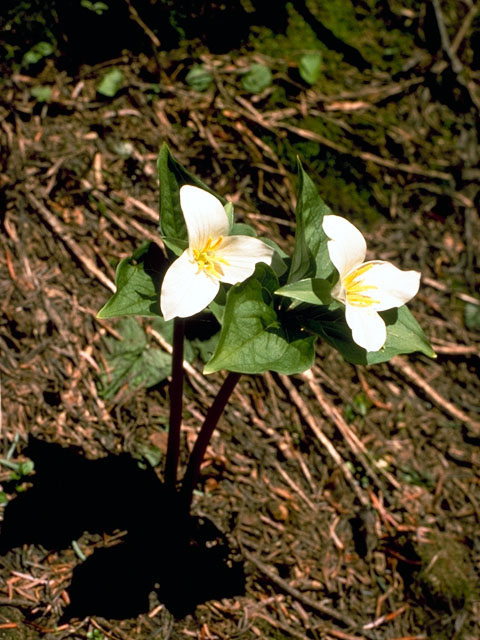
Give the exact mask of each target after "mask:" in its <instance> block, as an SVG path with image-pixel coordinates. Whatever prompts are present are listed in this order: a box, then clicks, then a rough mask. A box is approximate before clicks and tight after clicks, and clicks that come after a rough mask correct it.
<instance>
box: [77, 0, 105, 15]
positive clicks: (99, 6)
mask: <svg viewBox="0 0 480 640" xmlns="http://www.w3.org/2000/svg"><path fill="white" fill-rule="evenodd" d="M80 4H81V6H82V7H84V8H85V9H89V10H90V11H93V12H94V13H96V14H97V16H101V15H102V14H103V13H105V11H108V4H105V3H104V2H90V0H81V2H80Z"/></svg>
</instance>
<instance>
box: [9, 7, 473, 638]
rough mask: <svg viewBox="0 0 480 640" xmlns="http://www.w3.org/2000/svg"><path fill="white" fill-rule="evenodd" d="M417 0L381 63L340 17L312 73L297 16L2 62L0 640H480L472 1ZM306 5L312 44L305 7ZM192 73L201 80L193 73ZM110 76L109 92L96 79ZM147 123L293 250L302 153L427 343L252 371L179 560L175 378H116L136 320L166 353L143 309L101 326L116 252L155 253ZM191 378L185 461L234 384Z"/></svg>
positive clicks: (196, 367)
mask: <svg viewBox="0 0 480 640" xmlns="http://www.w3.org/2000/svg"><path fill="white" fill-rule="evenodd" d="M347 4H349V3H347ZM434 5H435V7H436V13H434V14H433V17H432V16H425V15H423V14H421V13H419V12H416V10H414V9H410V8H408V9H407V8H405V7H404V8H398V7H397V9H396V10H397V13H396V14H392V15H391V16H390V20H393V19H394V18H395V19H396V24H395V29H396V32H395V33H397V36H396V37H397V38H399V39H400V40H399V43H400V44H398V43H397V44H398V47H400V48H401V51H400V49H398V50H397V49H395V46H397V45H396V44H395V42H394V43H393V44H392V45H391V50H389V51H391V52H390V53H389V54H388V55H390V58H388V59H387V58H386V57H385V58H383V59H382V61H381V62H379V61H378V60H376V59H375V58H374V56H375V55H377V53H376V50H375V46H374V45H375V44H377V45H378V38H377V41H375V40H374V39H373V40H371V41H369V39H368V37H365V38H363V39H362V38H360V37H359V38H358V39H356V38H355V37H353V38H352V39H351V42H350V43H348V46H347V44H346V40H345V38H344V34H343V33H341V32H339V33H337V39H336V40H335V41H333V40H332V41H331V42H330V49H329V51H330V53H329V51H327V50H326V47H324V50H323V62H322V64H323V67H322V75H321V77H319V78H318V79H316V80H315V81H314V82H313V83H312V84H309V83H306V82H305V81H303V80H302V78H301V76H300V75H299V71H298V69H299V67H298V55H297V53H298V51H299V45H298V44H296V45H294V46H293V45H292V46H293V48H292V49H291V50H290V49H289V48H288V46H287V45H288V42H292V41H293V38H294V35H293V32H292V29H294V27H292V26H290V27H289V28H290V32H289V31H288V30H287V33H286V35H285V34H283V35H278V36H274V35H271V36H270V40H268V38H267V36H266V32H265V31H261V30H258V32H257V37H256V39H255V42H256V44H255V46H254V45H253V44H252V41H250V45H249V46H244V47H243V48H242V49H239V50H236V51H234V52H228V53H219V54H213V53H210V52H209V51H208V49H207V48H206V47H205V46H203V45H201V44H200V43H195V42H190V43H188V44H187V45H184V46H183V47H179V48H177V49H172V50H171V51H168V52H160V53H157V54H156V55H155V56H154V55H153V54H151V53H149V54H147V53H135V54H133V53H128V52H125V53H124V54H122V55H121V56H120V57H118V58H117V59H115V60H108V61H106V62H104V61H102V62H99V63H97V64H93V65H92V64H90V65H82V66H80V67H79V69H78V72H76V73H71V72H67V71H66V70H64V69H63V68H62V65H61V64H60V63H59V62H58V60H57V59H54V58H47V59H45V60H42V61H41V64H40V66H39V67H35V69H36V71H35V73H32V72H29V71H28V69H25V68H17V69H14V70H13V71H11V73H10V75H5V74H4V76H3V79H2V83H1V86H2V91H1V95H0V139H1V149H2V150H1V166H0V172H1V173H0V184H1V187H2V197H1V198H2V199H1V203H2V207H1V214H0V215H1V227H2V228H1V235H0V244H1V250H0V305H1V315H0V382H1V412H0V430H1V431H0V437H1V448H2V458H1V459H0V482H1V484H2V488H3V492H2V493H1V498H2V501H3V504H4V506H5V505H6V508H5V514H4V515H5V518H4V522H3V523H2V530H1V535H0V551H1V553H2V556H1V557H0V638H5V639H9V640H12V639H21V638H26V639H32V640H33V639H36V638H45V639H53V638H58V639H63V638H72V639H74V638H75V639H76V638H78V639H80V638H82V639H85V638H88V639H90V640H91V639H95V640H102V639H103V638H111V639H113V640H125V639H127V638H128V639H130V638H139V639H147V638H161V639H165V640H167V639H171V640H173V639H183V638H197V639H198V640H200V639H201V640H210V639H217V638H219V639H222V640H223V639H233V638H242V639H245V640H247V639H253V638H268V639H276V640H280V639H291V638H298V639H300V640H307V639H314V640H320V639H322V640H326V639H335V640H337V639H338V640H360V639H362V638H366V639H370V640H407V639H408V640H414V639H417V640H420V639H427V638H428V639H432V640H437V639H440V640H452V639H454V638H455V639H458V640H460V639H464V640H478V638H479V637H480V623H479V621H480V588H479V576H480V536H479V527H480V471H479V470H480V464H479V463H480V453H479V449H478V446H479V444H480V403H479V393H480V387H479V358H480V297H479V293H478V292H479V282H480V268H479V266H480V265H479V255H480V251H479V244H478V238H479V237H480V222H479V215H478V203H479V194H480V190H479V186H478V185H479V184H480V183H479V178H480V169H479V168H478V167H479V160H480V145H479V143H478V125H479V107H480V92H479V90H478V86H479V82H478V81H479V79H480V71H479V69H478V60H476V59H475V55H474V53H472V51H473V45H472V42H473V36H472V34H473V33H474V31H473V27H472V24H476V23H474V19H475V16H476V15H477V13H476V12H475V11H474V9H475V7H474V6H473V5H472V6H470V5H469V4H468V3H465V5H463V4H462V5H460V3H453V5H452V3H451V4H450V5H447V6H445V7H444V12H443V13H442V10H441V9H440V8H439V7H438V6H437V5H438V3H432V6H434ZM451 6H456V7H457V11H456V12H454V11H453V10H451ZM395 7H396V5H395ZM303 14H305V10H303ZM392 16H393V17H392ZM357 17H358V16H357ZM427 18H428V19H429V20H431V21H433V24H434V26H435V25H436V27H437V29H438V43H437V47H436V49H435V50H434V51H432V50H431V47H430V48H429V47H427V46H426V45H425V44H424V42H425V41H426V36H425V34H426V31H427V29H426V27H425V25H426V24H427ZM291 19H292V24H293V22H294V21H293V18H291ZM295 19H296V20H297V23H298V21H300V20H301V19H302V17H301V13H297V14H296V18H295ZM303 19H306V20H307V22H308V20H310V24H311V25H313V27H315V25H316V27H317V28H316V29H315V28H313V27H312V28H311V29H310V31H309V36H308V38H310V39H309V40H308V38H307V40H306V43H305V48H309V47H313V46H314V44H315V43H314V39H315V38H316V39H318V41H320V40H321V37H322V32H321V29H320V26H321V25H322V24H323V22H322V16H317V17H315V16H314V15H313V13H312V14H311V15H310V16H307V17H305V15H304V16H303ZM380 19H381V18H378V20H380ZM382 19H385V18H382ZM477 20H478V19H477ZM377 27H378V25H374V26H373V27H372V28H377ZM422 29H423V31H422ZM477 29H478V25H477ZM333 31H335V27H334V26H333V27H332V29H331V31H329V33H330V35H331V33H332V32H333ZM360 31H361V29H360ZM412 34H415V35H412ZM442 34H443V35H442ZM394 35H395V34H394V31H393V30H391V31H388V30H387V31H386V35H385V37H384V39H388V38H393V37H394ZM154 37H155V36H154V34H152V38H154ZM382 37H383V36H382ZM422 37H423V42H422ZM289 39H290V40H289ZM339 43H340V44H339ZM342 43H343V44H342ZM381 44H382V46H384V47H385V46H386V45H385V43H384V42H383V41H382V42H381ZM267 45H268V46H267ZM319 46H320V45H319ZM356 46H358V47H359V52H358V55H357V56H355V47H356ZM262 47H263V49H262ZM295 47H296V49H295ZM267 48H268V51H267V50H266V49H267ZM360 51H361V52H362V55H360ZM386 55H387V54H385V56H386ZM295 56H297V57H295ZM369 56H370V57H371V58H369ZM370 59H372V60H373V62H369V61H370ZM194 63H195V64H199V65H203V67H202V72H203V73H204V74H205V73H206V75H207V78H208V82H204V83H203V84H202V83H201V84H200V85H198V84H197V85H195V82H192V80H191V78H190V80H189V81H188V82H187V81H186V76H187V73H188V72H189V71H190V70H191V69H192V66H193V65H194ZM364 63H365V64H364ZM252 64H260V65H262V66H263V67H266V68H268V69H269V70H270V72H271V81H270V82H269V83H267V86H265V87H264V88H262V89H259V90H258V91H257V90H255V91H254V92H252V89H251V87H250V89H249V85H248V83H247V84H245V83H243V84H242V81H241V80H242V78H244V77H245V76H244V74H245V72H246V71H247V70H248V69H250V68H251V66H252ZM112 68H115V69H118V70H120V71H121V74H122V84H121V87H119V88H118V90H115V91H114V95H112V96H111V97H106V96H105V95H100V94H99V93H98V91H97V89H98V83H99V80H100V78H101V77H102V75H103V74H105V73H106V72H108V71H111V69H112ZM192 84H193V86H192ZM164 141H166V142H167V143H168V144H169V146H170V148H171V150H172V153H173V154H174V155H175V157H176V158H177V159H178V160H179V161H180V162H181V163H182V164H183V165H184V166H186V167H187V168H188V169H189V170H190V171H191V172H192V173H195V174H196V175H197V176H198V177H199V178H200V179H202V180H203V181H204V182H206V183H207V184H208V185H209V186H210V187H212V188H213V189H215V190H216V191H217V192H218V193H220V194H222V195H223V196H225V197H227V198H228V199H230V200H232V201H233V202H234V204H235V210H236V214H237V216H238V217H239V219H240V220H242V221H245V222H248V223H250V224H252V225H253V226H255V228H256V229H257V230H258V232H259V235H263V236H266V235H268V236H269V237H270V238H272V239H274V240H275V241H276V242H277V243H278V244H279V245H280V246H282V247H284V248H287V247H291V246H292V243H293V233H294V206H295V197H296V178H295V174H294V167H295V158H296V155H297V154H298V155H299V156H300V157H301V159H302V161H303V163H304V167H305V169H306V170H307V172H308V173H309V174H310V175H311V176H312V178H313V179H314V180H315V182H316V184H317V185H318V188H319V191H320V193H321V195H322V196H323V197H324V199H325V200H326V202H327V203H328V204H329V205H330V206H331V207H332V209H334V211H335V212H336V213H339V214H341V215H344V216H347V217H349V218H350V219H351V220H352V221H354V222H355V224H356V225H357V226H359V227H360V228H362V230H363V231H364V232H365V235H366V238H367V242H368V247H369V252H370V253H369V255H370V256H375V257H377V258H380V259H386V260H390V261H392V262H394V263H395V264H396V265H397V266H399V267H401V268H403V269H417V270H419V271H421V272H422V285H421V289H420V293H419V294H418V296H417V297H416V298H415V299H414V300H413V301H412V302H411V304H410V305H409V306H410V309H411V311H412V313H413V314H414V315H415V317H416V319H417V320H418V321H419V323H420V324H421V325H422V327H423V329H424V330H425V333H426V334H427V336H428V338H429V340H430V341H431V343H432V346H433V348H434V349H435V351H436V353H437V358H436V359H428V358H427V357H425V356H423V355H412V356H408V357H406V356H402V357H396V358H394V359H393V360H392V361H391V362H389V363H385V364H380V365H376V366H371V367H360V366H354V365H351V364H348V363H347V362H345V361H344V360H343V359H342V358H341V356H340V355H339V354H338V353H337V352H335V351H334V350H333V349H332V348H330V347H329V346H328V345H326V344H323V343H322V344H319V345H318V348H317V359H316V363H315V365H314V366H313V367H312V369H311V370H310V371H309V372H307V373H305V374H303V375H299V376H293V377H291V378H287V377H285V376H282V375H277V374H265V375H262V376H243V377H242V378H241V380H240V382H239V385H238V387H237V390H236V391H235V392H234V395H233V397H232V401H231V403H230V404H229V406H228V408H227V411H226V413H225V415H224V417H223V418H222V420H221V422H220V424H219V428H218V431H217V432H216V434H215V435H214V437H213V440H212V442H211V445H210V447H209V449H208V452H207V457H206V461H205V464H204V466H203V470H202V477H201V482H200V484H199V486H198V491H197V492H196V495H195V499H194V505H193V513H194V515H195V517H196V520H195V525H196V529H195V531H194V533H193V534H192V539H191V541H190V542H191V547H192V549H191V551H190V552H189V554H190V555H188V557H187V558H186V559H185V558H177V557H173V559H172V557H170V558H169V554H171V553H173V556H174V555H175V554H174V552H173V551H172V549H173V547H174V546H175V544H174V542H173V541H172V539H173V536H170V537H169V535H168V533H165V532H168V528H169V526H171V522H169V512H168V510H167V509H166V507H165V505H164V504H162V502H161V478H162V470H163V462H164V455H165V446H166V436H165V434H166V431H165V429H166V424H167V422H168V381H167V380H163V381H160V382H158V383H156V384H151V381H150V382H149V381H148V379H147V378H145V380H144V382H145V384H143V385H142V384H140V385H139V386H135V385H134V384H132V381H131V380H130V383H129V380H128V371H129V367H130V366H132V361H128V362H127V364H125V363H124V364H122V362H123V361H122V356H121V354H122V351H121V349H119V346H118V345H120V344H122V339H123V342H124V343H125V341H128V339H129V337H130V338H131V336H132V332H133V333H135V332H137V333H136V334H135V335H137V337H138V335H140V342H142V341H143V342H144V346H143V347H142V348H141V349H140V353H137V354H136V356H135V358H137V359H138V361H139V362H140V364H139V363H138V362H137V363H136V366H140V367H142V366H143V364H142V362H143V361H142V360H141V358H142V357H143V353H144V352H145V351H148V350H150V351H152V350H156V351H161V352H162V353H163V354H164V357H165V358H167V361H168V348H169V345H168V342H167V340H166V339H165V337H164V336H163V335H162V334H161V332H159V331H158V330H157V328H156V325H155V323H154V322H152V321H151V320H146V319H144V320H140V321H139V323H137V322H136V321H135V323H134V325H135V326H133V325H132V324H131V323H130V324H129V323H125V322H123V323H122V321H106V320H99V319H98V318H96V314H97V311H98V310H99V308H100V307H101V306H102V305H103V304H104V303H105V301H106V300H107V299H108V297H109V296H110V295H111V293H112V291H114V280H115V266H116V264H117V263H118V261H119V260H120V259H122V258H124V257H126V256H129V255H131V253H132V251H133V250H134V249H135V248H137V247H139V246H140V245H141V244H142V243H143V242H144V241H145V240H148V241H151V242H154V243H157V244H158V245H161V239H160V237H159V234H158V229H157V225H158V184H157V174H156V158H157V154H158V150H159V148H160V146H161V144H162V142H164ZM138 327H140V328H138ZM138 332H139V333H138ZM112 350H114V351H115V350H116V351H115V352H116V353H117V355H118V354H119V353H120V356H119V359H117V360H116V361H112V357H111V352H112ZM112 362H114V364H112ZM119 362H120V364H118V363H119ZM122 366H123V367H124V369H123V370H121V371H120V372H118V371H114V372H113V373H111V374H110V375H111V376H112V375H113V377H114V379H113V382H112V379H111V378H108V376H107V374H106V373H105V372H106V371H111V370H112V367H113V368H115V367H120V369H121V368H122ZM201 370H202V363H201V362H200V361H199V360H198V359H196V360H195V359H193V360H192V362H190V363H189V365H188V368H187V370H186V386H185V393H186V404H185V410H184V416H183V440H182V446H183V448H184V450H185V451H188V450H189V449H191V447H192V444H193V442H194V440H195V435H196V433H197V431H198V428H199V425H200V424H201V420H202V416H204V414H205V411H206V408H207V407H208V406H209V403H210V402H211V400H212V399H213V397H214V396H215V394H216V392H217V391H218V389H219V386H220V384H221V382H222V379H223V374H222V373H219V374H213V375H211V376H207V377H204V376H203V375H202V374H201ZM130 371H131V370H130ZM106 380H110V382H106ZM32 462H33V465H32ZM182 462H183V463H184V462H185V455H184V456H183V458H182ZM32 467H33V468H32ZM150 521H151V523H152V527H151V530H150V529H149V524H148V523H149V522H150ZM139 523H140V524H141V525H142V526H139ZM159 529H160V530H163V531H162V533H161V535H160V534H159V535H158V536H157V533H158V530H159ZM132 532H133V533H132ZM152 532H154V533H152ZM165 563H166V564H168V565H169V567H170V572H169V573H168V572H165V571H163V573H162V566H163V564H165ZM175 563H177V564H175ZM82 566H83V567H88V569H87V570H84V571H83V573H82V569H81V567H82ZM74 571H75V574H74V573H73V572H74ZM157 573H158V575H157ZM72 576H73V579H72ZM161 576H163V577H161Z"/></svg>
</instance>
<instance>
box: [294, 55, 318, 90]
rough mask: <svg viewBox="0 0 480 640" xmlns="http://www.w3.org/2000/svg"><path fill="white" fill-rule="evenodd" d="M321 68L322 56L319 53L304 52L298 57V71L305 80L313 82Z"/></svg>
mask: <svg viewBox="0 0 480 640" xmlns="http://www.w3.org/2000/svg"><path fill="white" fill-rule="evenodd" d="M321 70H322V56H321V54H320V53H318V52H316V53H305V54H304V55H303V56H302V57H301V58H300V64H299V65H298V71H299V73H300V75H301V77H302V79H303V80H305V82H308V84H315V83H316V81H317V80H318V79H319V77H320V72H321Z"/></svg>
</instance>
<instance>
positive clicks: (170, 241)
mask: <svg viewBox="0 0 480 640" xmlns="http://www.w3.org/2000/svg"><path fill="white" fill-rule="evenodd" d="M162 240H163V242H164V243H165V246H167V247H168V248H169V249H170V251H171V252H172V253H174V254H175V255H176V256H179V255H180V254H182V253H183V252H184V251H185V249H187V248H188V242H187V241H186V240H177V238H167V237H166V236H163V237H162Z"/></svg>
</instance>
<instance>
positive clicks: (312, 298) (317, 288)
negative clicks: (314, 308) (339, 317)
mask: <svg viewBox="0 0 480 640" xmlns="http://www.w3.org/2000/svg"><path fill="white" fill-rule="evenodd" d="M331 290H332V285H331V283H330V282H329V281H328V280H322V279H321V278H306V279H305V280H298V281H297V282H291V283H290V284H286V285H284V286H283V287H280V288H279V289H277V290H276V291H275V293H276V294H277V295H280V296H286V297H288V298H292V299H293V300H299V301H300V302H307V303H309V304H325V305H329V304H330V303H332V302H333V300H332V296H331V295H330V292H331Z"/></svg>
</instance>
